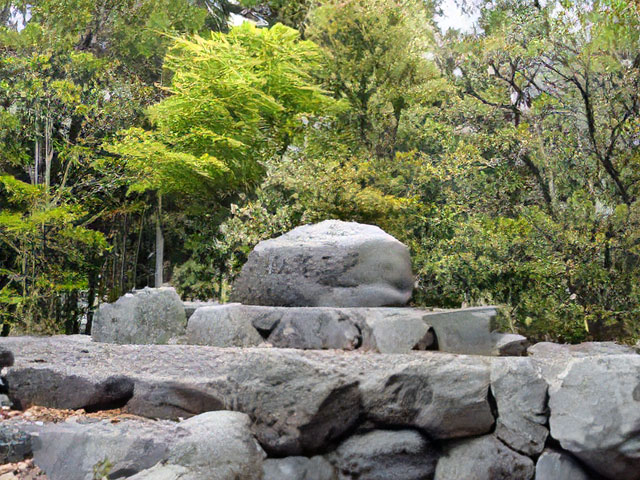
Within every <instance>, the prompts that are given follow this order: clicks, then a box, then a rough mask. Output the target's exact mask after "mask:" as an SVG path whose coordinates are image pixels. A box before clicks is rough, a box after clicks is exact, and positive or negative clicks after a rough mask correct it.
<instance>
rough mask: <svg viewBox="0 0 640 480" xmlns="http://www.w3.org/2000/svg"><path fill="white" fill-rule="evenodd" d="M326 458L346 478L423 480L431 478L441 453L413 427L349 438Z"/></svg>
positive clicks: (362, 479) (363, 479)
mask: <svg viewBox="0 0 640 480" xmlns="http://www.w3.org/2000/svg"><path fill="white" fill-rule="evenodd" d="M327 459H328V460H329V461H330V462H331V463H332V464H334V465H335V466H336V468H337V470H338V472H339V474H340V476H339V478H340V479H344V480H351V479H358V480H388V479H391V478H394V479H395V478H397V479H402V480H422V479H426V478H431V477H432V475H433V472H434V471H435V467H436V462H437V459H438V453H437V451H436V449H435V448H434V447H433V446H432V445H431V443H430V442H429V441H427V440H426V439H425V438H424V437H423V436H422V435H420V434H419V433H418V432H416V431H414V430H400V431H392V430H373V431H371V432H369V433H365V434H360V435H354V436H352V437H350V438H348V439H347V440H345V441H344V442H343V443H342V444H340V446H339V447H338V448H337V450H336V451H335V452H333V453H331V454H329V455H328V456H327Z"/></svg>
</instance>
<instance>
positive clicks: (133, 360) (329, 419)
mask: <svg viewBox="0 0 640 480" xmlns="http://www.w3.org/2000/svg"><path fill="white" fill-rule="evenodd" d="M0 345H1V346H4V347H6V348H7V349H9V350H11V351H12V352H14V354H15V357H16V359H15V364H14V366H13V367H10V368H9V369H8V370H7V375H6V379H7V383H8V388H9V396H10V397H11V399H12V400H13V401H15V402H17V403H18V404H19V405H20V406H21V407H22V408H27V407H29V406H31V405H34V404H38V405H43V406H50V407H57V408H74V409H77V408H85V407H87V406H90V405H93V408H92V409H97V408H104V407H110V408H113V407H115V406H118V407H122V408H124V409H125V410H126V411H127V412H130V413H134V414H138V415H143V416H149V417H153V418H169V419H177V418H179V417H190V416H193V415H196V414H199V413H202V412H206V411H212V410H233V411H238V412H243V413H246V414H247V415H248V416H249V418H251V422H252V430H253V432H254V433H255V435H256V438H257V439H258V441H259V442H260V444H261V445H262V447H263V448H264V449H265V451H267V453H269V454H271V455H273V456H279V457H281V456H291V455H307V456H309V455H314V454H317V453H323V452H324V451H326V449H327V448H328V446H330V445H333V444H335V442H337V441H339V440H340V439H341V438H343V437H344V436H345V435H346V433H348V432H350V431H351V430H352V429H353V428H354V427H355V425H356V424H357V422H358V421H359V420H360V419H362V418H369V419H370V420H372V421H373V422H375V423H377V424H379V425H385V426H389V425H391V426H397V427H402V428H414V429H420V430H422V431H425V432H427V433H428V434H429V435H430V436H431V437H432V438H455V437H460V436H465V435H480V434H483V433H487V432H488V431H489V430H490V429H491V427H492V425H493V423H494V419H493V416H492V413H491V405H490V402H489V391H488V390H489V373H490V362H489V360H488V359H486V358H483V357H472V356H460V355H450V354H446V353H440V352H415V353H412V354H394V355H386V354H375V355H372V354H364V353H358V352H357V351H356V352H342V351H333V350H331V351H322V350H291V349H277V348H243V349H239V348H224V349H221V348H216V347H207V346H191V345H117V344H107V343H94V342H91V341H89V340H88V339H87V338H86V337H85V338H83V337H82V336H70V337H63V336H60V337H50V338H34V337H9V338H2V339H0Z"/></svg>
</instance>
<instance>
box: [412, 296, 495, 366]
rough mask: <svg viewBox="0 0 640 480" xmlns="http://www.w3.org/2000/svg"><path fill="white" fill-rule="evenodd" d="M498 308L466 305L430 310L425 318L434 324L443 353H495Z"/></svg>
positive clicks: (439, 347)
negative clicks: (495, 324) (494, 327)
mask: <svg viewBox="0 0 640 480" xmlns="http://www.w3.org/2000/svg"><path fill="white" fill-rule="evenodd" d="M496 313H497V310H496V307H476V308H462V309H459V310H448V311H434V312H430V313H426V314H425V316H424V321H425V322H426V323H427V324H429V325H431V327H432V328H433V330H434V331H435V334H436V337H437V339H438V349H439V350H441V351H443V352H451V353H464V354H467V355H492V354H493V351H494V344H495V341H494V337H493V336H492V334H491V331H492V330H493V328H492V322H493V319H494V318H495V316H496Z"/></svg>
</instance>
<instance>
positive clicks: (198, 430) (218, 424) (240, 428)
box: [168, 411, 265, 480]
mask: <svg viewBox="0 0 640 480" xmlns="http://www.w3.org/2000/svg"><path fill="white" fill-rule="evenodd" d="M250 427H251V420H250V419H249V417H248V416H247V415H246V414H244V413H240V412H227V411H219V412H207V413H203V414H201V415H197V416H195V417H192V418H190V419H188V420H185V421H184V422H181V423H180V424H179V428H180V429H181V430H185V431H186V435H182V436H180V437H178V438H177V439H176V440H175V442H174V443H173V444H172V446H171V449H170V450H169V455H168V463H170V464H173V465H181V466H183V467H188V468H189V470H191V472H193V473H194V474H197V475H198V476H197V478H200V479H202V480H227V479H234V480H253V479H258V478H260V473H259V472H261V471H262V460H263V458H264V457H265V453H264V451H263V450H262V448H261V447H260V445H258V442H256V440H255V438H254V437H253V435H252V434H251V430H250Z"/></svg>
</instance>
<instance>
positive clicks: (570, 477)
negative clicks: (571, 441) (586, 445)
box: [535, 449, 594, 480]
mask: <svg viewBox="0 0 640 480" xmlns="http://www.w3.org/2000/svg"><path fill="white" fill-rule="evenodd" d="M535 480H594V479H593V478H592V477H591V476H590V475H588V474H587V472H585V470H584V469H583V468H582V465H580V463H579V462H578V461H577V460H576V459H575V458H573V457H572V456H571V455H569V454H568V453H566V452H559V451H555V450H550V449H547V450H545V451H544V452H542V455H540V456H539V457H538V461H537V462H536V477H535Z"/></svg>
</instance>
